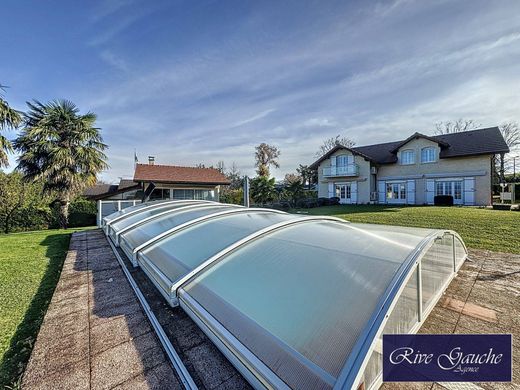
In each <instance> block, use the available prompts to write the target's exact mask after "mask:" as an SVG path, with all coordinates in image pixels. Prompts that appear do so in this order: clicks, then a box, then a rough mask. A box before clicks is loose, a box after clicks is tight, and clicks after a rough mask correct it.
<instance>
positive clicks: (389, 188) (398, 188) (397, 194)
mask: <svg viewBox="0 0 520 390" xmlns="http://www.w3.org/2000/svg"><path fill="white" fill-rule="evenodd" d="M386 199H387V200H390V201H391V200H405V199H406V183H404V182H401V183H388V184H387V185H386Z"/></svg>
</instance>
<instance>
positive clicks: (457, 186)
mask: <svg viewBox="0 0 520 390" xmlns="http://www.w3.org/2000/svg"><path fill="white" fill-rule="evenodd" d="M454 186H455V191H454V194H453V197H454V198H455V199H462V182H461V181H456V182H454Z"/></svg>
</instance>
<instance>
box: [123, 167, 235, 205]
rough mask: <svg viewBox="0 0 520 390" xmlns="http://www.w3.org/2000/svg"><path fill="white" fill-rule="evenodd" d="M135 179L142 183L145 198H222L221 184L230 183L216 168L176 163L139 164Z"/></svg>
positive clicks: (215, 199) (136, 168)
mask: <svg viewBox="0 0 520 390" xmlns="http://www.w3.org/2000/svg"><path fill="white" fill-rule="evenodd" d="M133 181H134V182H136V183H139V185H140V187H141V189H142V191H143V197H144V198H145V200H155V199H200V200H214V201H218V200H219V194H220V187H221V186H223V185H229V184H230V182H229V180H228V179H227V178H226V176H225V175H224V174H223V173H221V172H220V171H219V170H217V169H215V168H198V167H181V166H175V165H156V164H155V163H154V162H153V160H150V161H149V163H148V164H136V166H135V173H134V178H133Z"/></svg>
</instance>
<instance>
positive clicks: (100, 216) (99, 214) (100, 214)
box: [97, 200, 103, 227]
mask: <svg viewBox="0 0 520 390" xmlns="http://www.w3.org/2000/svg"><path fill="white" fill-rule="evenodd" d="M102 208H103V201H102V200H98V201H97V225H98V227H101V222H102V219H103V210H102Z"/></svg>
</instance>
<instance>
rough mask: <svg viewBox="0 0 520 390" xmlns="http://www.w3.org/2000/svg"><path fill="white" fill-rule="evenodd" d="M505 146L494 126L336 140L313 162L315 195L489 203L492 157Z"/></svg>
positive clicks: (360, 200) (362, 200) (349, 200)
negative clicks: (364, 142)
mask: <svg viewBox="0 0 520 390" xmlns="http://www.w3.org/2000/svg"><path fill="white" fill-rule="evenodd" d="M507 152H509V148H508V146H507V144H506V142H505V141H504V138H503V137H502V134H501V133H500V130H499V129H498V127H491V128H486V129H479V130H472V131H465V132H460V133H452V134H445V135H437V136H426V135H424V134H420V133H415V134H413V135H412V136H410V137H409V138H407V139H405V140H404V141H396V142H388V143H383V144H375V145H368V146H359V147H353V148H347V147H344V146H342V145H337V146H336V147H334V148H333V149H332V150H330V151H329V152H328V153H327V154H325V155H324V156H322V157H321V158H320V159H318V160H317V161H315V162H314V163H313V164H312V165H311V168H315V169H317V170H318V196H319V197H333V196H337V197H339V198H340V202H341V203H343V204H366V203H380V204H433V203H434V196H436V195H451V196H453V201H454V204H459V205H489V204H490V203H491V185H492V174H493V157H494V156H495V155H500V154H502V155H503V154H505V153H507Z"/></svg>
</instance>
